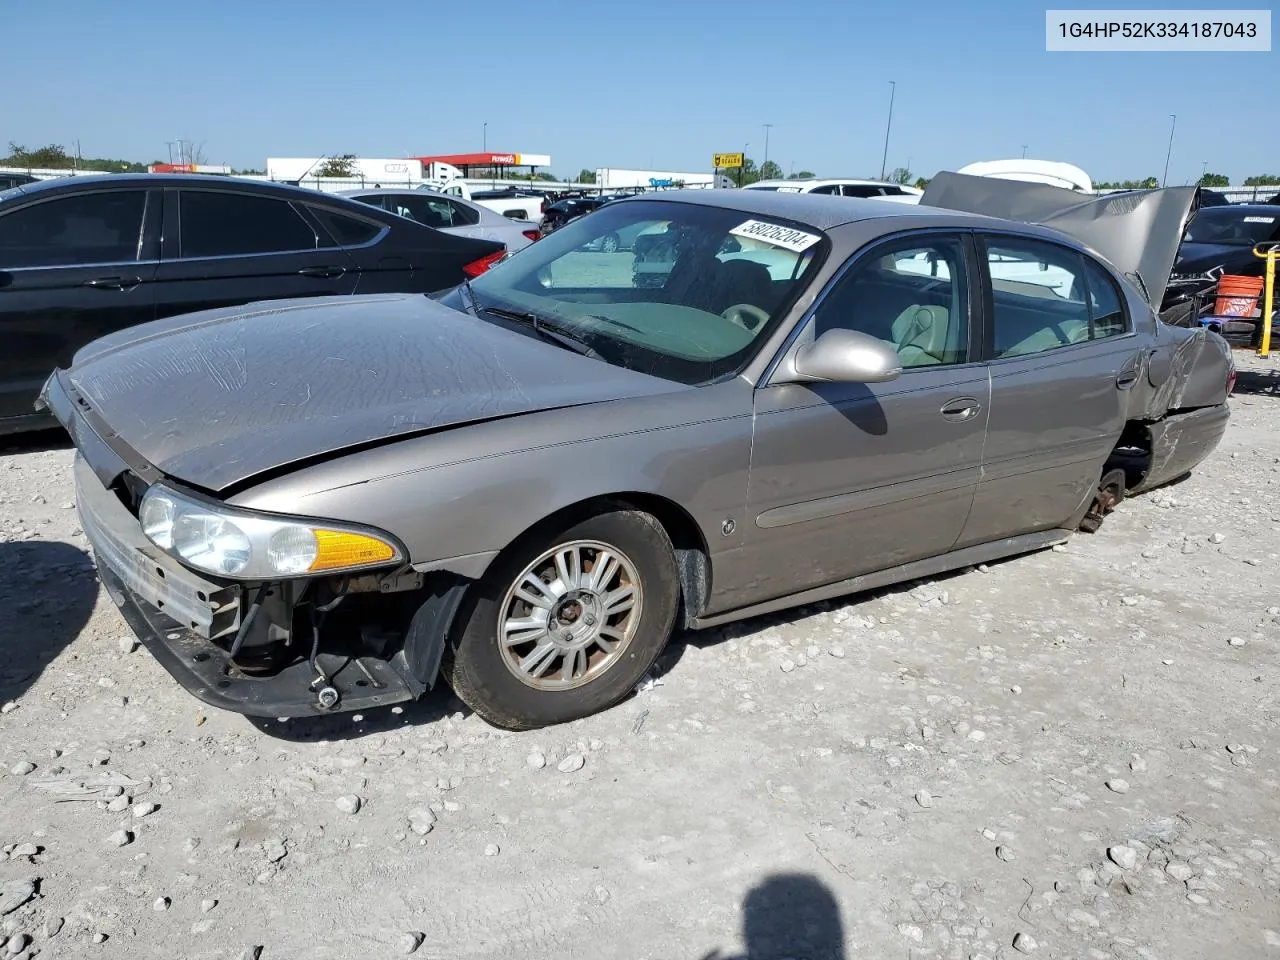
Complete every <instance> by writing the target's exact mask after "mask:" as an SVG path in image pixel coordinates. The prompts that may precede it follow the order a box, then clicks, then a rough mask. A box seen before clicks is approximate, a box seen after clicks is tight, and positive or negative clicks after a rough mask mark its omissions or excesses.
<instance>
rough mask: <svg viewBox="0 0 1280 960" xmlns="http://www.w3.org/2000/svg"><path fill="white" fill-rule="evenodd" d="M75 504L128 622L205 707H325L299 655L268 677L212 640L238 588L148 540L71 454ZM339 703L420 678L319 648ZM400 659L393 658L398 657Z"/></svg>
mask: <svg viewBox="0 0 1280 960" xmlns="http://www.w3.org/2000/svg"><path fill="white" fill-rule="evenodd" d="M75 483H76V503H77V507H78V509H79V512H80V519H81V525H82V526H83V528H84V532H85V536H86V537H87V538H88V540H89V543H90V546H91V547H92V549H93V554H94V559H95V560H96V562H97V565H98V574H99V577H100V578H101V580H102V583H103V586H105V587H106V589H107V592H108V593H109V594H110V595H111V598H112V599H113V600H114V601H115V603H116V605H117V606H118V607H119V608H120V611H121V614H122V615H123V616H124V618H125V620H126V621H127V622H128V624H129V626H130V627H131V628H132V629H133V631H134V632H135V633H136V634H137V635H138V638H139V639H140V640H141V641H142V643H143V645H144V646H146V648H147V649H148V650H149V651H151V654H152V655H153V656H154V657H155V658H156V660H158V661H159V662H160V664H161V666H163V667H164V668H165V669H166V670H168V671H169V673H170V674H172V675H173V677H174V679H175V680H177V681H178V682H179V683H180V684H182V686H183V687H185V688H186V689H187V691H188V692H190V693H191V694H192V695H193V696H195V697H197V698H198V699H200V700H202V701H204V702H205V703H207V704H210V705H211V706H215V707H218V708H220V709H223V710H230V711H233V712H236V713H243V714H247V715H249V716H259V717H301V716H316V715H319V714H323V713H325V712H326V710H325V709H324V708H322V707H321V706H320V702H319V698H318V691H319V689H320V686H321V685H320V684H317V683H315V681H316V679H317V677H316V674H315V672H314V671H313V670H312V669H311V665H310V663H308V662H307V661H306V660H305V659H304V660H301V661H299V662H296V663H293V664H291V665H289V666H286V667H284V668H282V669H281V670H279V671H278V672H277V673H274V674H272V675H270V676H252V675H249V674H246V673H244V672H243V671H242V670H240V669H239V668H238V667H237V666H236V664H235V663H234V662H232V660H231V658H230V656H229V655H228V653H227V651H226V650H225V649H224V648H223V647H221V646H219V645H218V644H217V643H215V642H214V640H216V639H219V638H229V637H231V636H233V635H234V634H235V632H236V631H237V629H238V628H239V625H240V617H241V610H242V608H243V603H242V600H243V589H242V588H241V586H240V585H239V584H226V583H217V582H214V581H210V580H206V579H204V578H203V577H200V576H198V575H197V574H194V573H192V572H191V571H190V570H188V569H186V568H185V567H183V566H182V565H181V564H179V563H178V562H177V561H175V560H174V559H173V558H171V557H170V556H168V554H165V553H164V552H162V551H161V550H159V549H158V548H157V547H155V546H154V545H153V544H152V543H151V542H150V541H149V540H147V539H146V537H145V536H144V535H143V533H142V530H141V528H140V527H139V526H138V521H137V520H136V519H135V518H134V516H133V515H132V514H131V513H130V512H129V511H128V509H126V507H125V505H124V504H123V503H122V502H120V500H119V499H118V498H117V497H116V496H115V495H114V494H113V493H112V492H111V491H110V490H108V489H107V488H106V487H104V486H103V485H102V482H101V481H100V480H99V479H98V477H97V476H96V475H95V474H94V472H93V470H91V469H90V467H89V465H88V464H87V463H86V462H85V461H84V459H83V458H82V457H80V456H79V455H77V457H76V464H75ZM316 663H317V666H319V667H320V669H321V670H323V671H324V674H325V676H326V677H327V678H328V685H329V686H331V687H333V688H334V689H335V690H336V691H337V693H338V697H339V699H338V705H337V707H338V709H339V710H342V711H349V710H360V709H372V708H374V707H380V706H386V705H389V704H392V703H399V702H402V701H406V700H412V699H414V698H416V697H417V696H418V694H419V693H421V692H422V690H423V689H424V685H422V684H419V683H416V682H412V681H410V680H408V679H406V678H407V677H408V676H409V671H408V670H403V671H400V670H397V669H396V667H397V661H396V660H392V661H387V660H382V659H378V658H373V657H352V656H345V655H339V654H331V653H321V654H319V656H318V657H317V660H316ZM400 665H401V666H402V664H400Z"/></svg>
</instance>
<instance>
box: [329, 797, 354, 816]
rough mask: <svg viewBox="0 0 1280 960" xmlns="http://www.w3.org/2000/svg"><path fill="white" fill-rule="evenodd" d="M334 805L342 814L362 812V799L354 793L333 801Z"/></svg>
mask: <svg viewBox="0 0 1280 960" xmlns="http://www.w3.org/2000/svg"><path fill="white" fill-rule="evenodd" d="M333 805H334V806H335V807H337V808H338V809H339V810H340V811H341V812H342V813H346V814H352V813H358V812H359V811H360V798H359V797H357V796H356V795H355V794H354V793H348V794H346V795H345V796H341V797H339V798H338V799H337V800H335V801H333Z"/></svg>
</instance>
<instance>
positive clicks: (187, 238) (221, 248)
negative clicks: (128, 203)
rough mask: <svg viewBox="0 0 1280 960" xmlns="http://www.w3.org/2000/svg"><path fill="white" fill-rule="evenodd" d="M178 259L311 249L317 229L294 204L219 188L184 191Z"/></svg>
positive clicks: (314, 245)
mask: <svg viewBox="0 0 1280 960" xmlns="http://www.w3.org/2000/svg"><path fill="white" fill-rule="evenodd" d="M178 210H179V217H180V222H179V234H180V236H181V243H180V254H179V255H180V256H182V257H232V256H243V255H246V254H255V253H286V252H296V251H302V250H315V249H316V247H317V239H316V233H315V231H314V230H313V229H312V228H311V225H310V224H309V223H307V221H306V220H304V219H302V216H301V214H299V213H298V212H297V211H296V210H294V209H293V206H292V204H290V203H288V202H286V201H284V200H276V199H275V198H274V197H255V196H250V195H248V194H242V193H228V192H226V191H222V190H183V191H182V193H181V198H180V200H179V201H178Z"/></svg>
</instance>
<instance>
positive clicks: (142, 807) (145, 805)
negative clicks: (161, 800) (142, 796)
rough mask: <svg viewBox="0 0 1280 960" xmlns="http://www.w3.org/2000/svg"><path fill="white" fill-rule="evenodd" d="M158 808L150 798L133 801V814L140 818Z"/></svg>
mask: <svg viewBox="0 0 1280 960" xmlns="http://www.w3.org/2000/svg"><path fill="white" fill-rule="evenodd" d="M158 809H159V807H157V806H156V805H155V804H154V803H152V802H151V801H150V800H143V801H142V802H141V803H135V804H134V805H133V815H134V816H135V817H137V818H138V819H139V820H141V819H142V818H143V817H149V816H151V814H153V813H155V812H156V810H158Z"/></svg>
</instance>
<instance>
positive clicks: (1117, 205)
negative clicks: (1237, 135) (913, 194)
mask: <svg viewBox="0 0 1280 960" xmlns="http://www.w3.org/2000/svg"><path fill="white" fill-rule="evenodd" d="M1196 191H1197V188H1196V187H1168V188H1165V189H1161V190H1133V191H1129V192H1125V193H1118V194H1113V195H1108V194H1102V195H1090V194H1080V193H1077V192H1076V191H1074V190H1068V189H1066V188H1064V187H1053V186H1049V185H1048V184H1043V183H1027V182H1024V181H1020V180H1001V179H997V178H995V177H975V176H970V175H968V174H962V173H950V172H943V173H939V174H938V175H937V176H935V177H934V178H933V179H932V180H930V181H929V185H928V186H927V187H925V191H924V196H923V197H921V198H920V203H921V204H922V205H924V206H932V207H940V208H942V209H945V210H961V211H964V212H966V213H980V214H985V215H986V216H990V217H1002V218H1004V219H1006V220H1021V221H1023V222H1024V223H1039V224H1043V225H1044V226H1046V227H1052V228H1053V229H1055V230H1058V231H1060V232H1062V233H1065V234H1067V235H1068V236H1070V237H1074V238H1075V239H1077V240H1079V241H1080V242H1081V243H1084V244H1086V245H1088V246H1090V247H1092V248H1093V249H1094V250H1096V251H1098V253H1100V254H1102V255H1103V256H1104V257H1106V258H1107V259H1108V260H1110V261H1111V263H1112V264H1114V265H1115V267H1116V268H1117V269H1119V270H1120V271H1121V272H1122V273H1124V274H1125V275H1126V276H1130V277H1134V276H1136V277H1138V278H1139V279H1140V280H1141V283H1140V284H1139V288H1140V289H1142V290H1143V292H1144V294H1145V295H1146V297H1147V300H1148V301H1149V302H1150V303H1151V304H1152V305H1153V306H1156V307H1158V306H1159V305H1160V303H1161V301H1162V300H1163V299H1164V290H1165V287H1166V286H1167V285H1168V283H1169V274H1170V273H1171V272H1172V271H1173V261H1174V257H1176V256H1177V253H1178V245H1179V243H1180V242H1181V240H1182V234H1183V232H1184V230H1185V229H1186V225H1187V220H1188V219H1189V218H1190V216H1191V214H1192V213H1193V212H1194V210H1195V208H1196Z"/></svg>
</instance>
